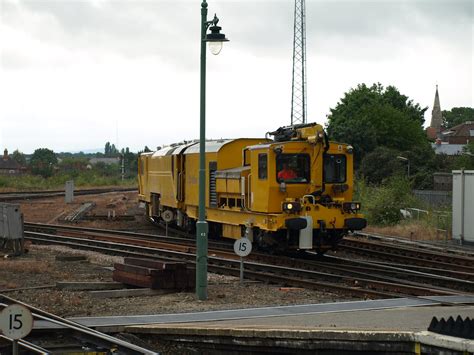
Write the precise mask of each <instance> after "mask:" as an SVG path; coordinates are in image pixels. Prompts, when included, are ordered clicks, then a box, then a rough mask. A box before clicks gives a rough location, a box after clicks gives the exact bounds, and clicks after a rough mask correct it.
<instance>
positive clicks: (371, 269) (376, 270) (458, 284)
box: [28, 224, 473, 292]
mask: <svg viewBox="0 0 474 355" xmlns="http://www.w3.org/2000/svg"><path fill="white" fill-rule="evenodd" d="M30 228H31V229H33V230H37V229H39V230H51V231H54V232H56V233H59V232H61V231H62V230H65V231H66V233H64V232H62V233H63V236H72V237H79V238H94V239H100V240H103V241H109V240H110V239H111V238H113V241H116V242H120V243H126V244H127V243H131V242H133V243H140V245H142V246H145V245H146V246H150V247H155V248H158V249H169V250H175V251H176V250H180V251H183V252H194V251H195V245H194V240H183V239H182V238H176V237H164V236H159V237H158V238H157V237H156V236H155V235H151V234H144V233H133V232H121V231H115V230H104V229H96V228H87V227H86V228H82V227H72V226H65V227H63V226H61V225H43V224H28V229H30ZM76 231H78V232H76ZM89 231H90V232H89ZM84 232H89V233H90V236H86V235H83V233H84ZM110 234H112V235H113V236H114V237H112V236H111V235H110ZM124 236H125V237H124ZM141 238H144V239H141ZM130 239H132V240H133V241H132V240H130ZM161 240H166V242H161ZM168 242H171V243H173V244H172V245H170V244H169V243H168ZM174 244H178V245H182V246H183V248H177V247H176V246H175V245H174ZM216 244H217V245H221V244H220V243H216ZM226 246H228V245H226ZM228 249H229V248H226V249H224V250H223V249H219V248H216V247H214V249H213V250H211V253H214V254H216V255H219V256H221V257H225V258H228V259H234V260H236V259H238V257H237V256H235V254H234V253H233V252H229V251H228ZM328 258H329V260H330V261H331V260H334V259H336V260H343V261H344V262H345V263H350V264H351V265H350V266H348V265H345V266H341V265H339V266H335V265H334V264H331V263H330V262H329V263H327V262H325V263H322V262H319V263H318V262H316V261H314V260H312V261H307V260H301V259H297V260H295V259H287V258H282V257H278V258H277V257H275V256H270V255H267V254H255V253H254V254H252V255H251V256H249V257H248V259H250V260H255V261H260V262H264V263H267V264H285V265H291V266H292V267H293V268H308V267H309V268H311V269H313V271H315V270H314V268H315V267H318V270H320V269H321V267H323V268H325V271H332V272H336V273H338V274H339V275H340V274H341V273H343V274H345V275H340V276H348V275H349V276H352V277H362V278H366V277H367V275H368V274H370V275H371V278H372V279H374V280H378V281H387V282H389V283H393V282H394V283H399V284H400V283H402V284H407V285H411V286H414V287H417V286H420V283H419V282H412V281H409V280H406V279H400V278H397V277H392V276H394V275H395V276H400V275H402V276H407V275H411V276H412V277H415V276H416V281H418V280H419V279H422V280H425V281H426V280H428V281H429V283H430V287H431V288H432V289H438V290H441V291H447V290H454V289H456V290H461V291H464V292H465V291H472V290H473V283H471V282H469V281H465V280H461V279H457V278H454V277H446V276H443V275H436V274H432V273H431V274H430V273H426V272H416V271H413V270H407V269H402V268H398V269H397V268H394V267H390V266H384V265H377V266H375V265H376V264H375V263H370V262H362V261H356V260H351V261H349V260H348V259H343V258H339V259H338V258H337V257H333V258H332V259H331V257H326V259H325V260H327V259H328ZM354 264H358V265H359V266H354ZM360 265H365V269H362V268H361V266H360ZM382 268H383V269H382ZM357 269H358V270H357ZM380 274H385V276H382V275H380ZM387 274H388V276H386V275H387ZM433 281H435V284H433ZM441 281H443V282H445V283H447V284H448V285H449V286H448V288H446V287H442V286H444V285H440V283H441ZM426 283H427V282H424V284H425V286H426Z"/></svg>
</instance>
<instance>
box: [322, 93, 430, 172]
mask: <svg viewBox="0 0 474 355" xmlns="http://www.w3.org/2000/svg"><path fill="white" fill-rule="evenodd" d="M425 111H426V108H423V109H422V108H421V107H420V106H419V104H414V103H413V101H412V100H409V99H408V97H407V96H405V95H402V94H401V93H400V92H399V91H398V90H397V89H396V88H395V87H393V86H389V87H387V88H386V89H384V87H383V86H382V85H381V84H373V85H372V86H371V87H368V86H366V85H365V84H359V85H358V86H357V88H355V89H351V90H350V91H349V92H347V93H345V94H344V97H343V98H342V99H341V101H340V102H339V103H338V104H337V105H336V108H334V109H331V114H330V115H329V117H328V125H327V131H328V134H329V136H330V138H331V139H333V140H336V141H340V142H345V143H349V144H352V145H353V146H354V150H355V163H356V167H358V165H359V163H360V161H361V160H362V159H363V158H364V157H365V155H366V154H368V153H370V152H372V151H374V150H375V149H376V148H377V147H379V146H384V147H387V148H390V149H396V150H399V151H406V150H411V149H412V148H414V147H417V146H422V145H427V144H428V143H427V140H426V137H425V133H424V130H423V126H422V124H423V122H424V119H423V115H424V112H425Z"/></svg>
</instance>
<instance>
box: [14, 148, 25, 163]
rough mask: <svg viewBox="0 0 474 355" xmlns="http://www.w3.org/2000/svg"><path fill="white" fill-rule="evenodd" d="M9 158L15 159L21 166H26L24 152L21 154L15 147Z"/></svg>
mask: <svg viewBox="0 0 474 355" xmlns="http://www.w3.org/2000/svg"><path fill="white" fill-rule="evenodd" d="M11 158H12V159H13V160H14V161H16V162H17V163H18V164H20V165H21V166H26V157H25V154H23V153H22V152H20V151H19V150H18V149H16V150H15V151H14V152H13V153H12V155H11Z"/></svg>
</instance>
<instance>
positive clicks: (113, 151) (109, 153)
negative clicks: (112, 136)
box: [104, 142, 119, 157]
mask: <svg viewBox="0 0 474 355" xmlns="http://www.w3.org/2000/svg"><path fill="white" fill-rule="evenodd" d="M118 154H119V151H118V149H117V148H116V147H115V144H110V142H107V143H105V148H104V155H105V156H106V157H113V156H117V155H118Z"/></svg>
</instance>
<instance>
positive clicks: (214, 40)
mask: <svg viewBox="0 0 474 355" xmlns="http://www.w3.org/2000/svg"><path fill="white" fill-rule="evenodd" d="M218 22H219V19H218V18H217V16H216V15H214V19H212V21H207V2H206V0H203V1H202V3H201V104H200V106H201V115H200V135H199V213H198V221H197V223H196V295H197V297H198V299H199V300H206V299H207V232H208V225H207V222H206V198H205V196H206V42H208V43H209V49H210V51H211V53H212V54H214V55H217V54H219V53H220V51H221V49H222V42H226V41H228V39H227V38H225V35H224V34H223V33H220V30H221V27H219V26H217V23H218ZM211 25H212V26H211ZM210 26H211V27H210ZM209 27H210V28H209ZM208 29H210V30H211V33H209V34H207V30H208Z"/></svg>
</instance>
